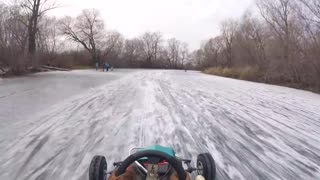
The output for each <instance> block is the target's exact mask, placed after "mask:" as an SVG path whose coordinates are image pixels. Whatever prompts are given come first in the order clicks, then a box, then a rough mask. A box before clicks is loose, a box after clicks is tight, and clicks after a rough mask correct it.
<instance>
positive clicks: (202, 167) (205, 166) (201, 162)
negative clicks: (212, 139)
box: [197, 153, 216, 180]
mask: <svg viewBox="0 0 320 180" xmlns="http://www.w3.org/2000/svg"><path fill="white" fill-rule="evenodd" d="M197 169H198V170H197V173H198V175H201V176H203V177H204V179H205V180H214V179H215V178H216V165H215V162H214V159H213V157H212V156H211V154H209V153H203V154H199V155H198V158H197Z"/></svg>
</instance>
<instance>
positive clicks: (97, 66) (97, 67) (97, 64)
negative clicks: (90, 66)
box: [96, 62, 99, 71]
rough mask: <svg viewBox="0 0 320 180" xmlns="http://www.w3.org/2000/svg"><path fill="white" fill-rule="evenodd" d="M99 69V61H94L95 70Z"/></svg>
mask: <svg viewBox="0 0 320 180" xmlns="http://www.w3.org/2000/svg"><path fill="white" fill-rule="evenodd" d="M98 70H99V62H96V71H98Z"/></svg>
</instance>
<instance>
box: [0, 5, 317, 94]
mask: <svg viewBox="0 0 320 180" xmlns="http://www.w3.org/2000/svg"><path fill="white" fill-rule="evenodd" d="M256 5H257V6H256V8H257V11H253V12H250V11H247V12H246V13H244V15H243V16H242V17H241V18H239V19H227V20H225V21H224V22H222V23H221V26H220V34H219V35H218V36H216V37H213V38H210V39H209V40H207V41H205V42H204V43H203V44H202V45H201V47H200V48H199V49H197V50H194V51H193V52H190V50H189V48H188V45H187V44H186V43H185V42H182V41H179V40H177V39H175V38H172V39H165V38H164V37H163V35H162V34H161V33H160V32H145V33H143V34H141V35H140V36H139V37H136V38H132V39H126V38H125V37H124V36H123V35H122V34H120V33H119V32H117V31H114V30H108V29H106V28H105V24H104V22H105V21H104V20H103V19H102V17H101V15H100V12H99V11H98V10H96V9H85V10H83V11H82V12H81V13H80V14H79V15H78V16H76V17H69V16H66V17H63V18H56V17H52V16H47V15H46V13H47V12H48V11H50V10H52V9H54V8H57V6H56V4H55V3H54V1H52V0H16V1H13V2H12V3H11V4H8V3H7V4H4V3H0V72H1V71H10V72H11V73H14V74H21V73H25V72H29V71H32V70H35V71H37V69H39V67H41V66H42V65H44V64H48V65H53V66H58V67H81V66H93V65H94V64H95V62H99V63H104V62H108V63H109V64H112V65H113V66H115V67H131V68H172V69H181V68H198V69H201V70H205V69H208V68H213V71H212V72H213V74H218V75H226V74H228V73H229V74H231V76H232V77H233V76H234V77H237V73H238V74H241V75H240V76H239V77H240V78H241V77H244V79H249V80H254V81H263V82H270V83H279V84H286V83H288V84H296V85H297V86H303V87H316V88H320V59H319V56H320V30H319V27H320V1H319V0H256ZM213 23H214V22H213ZM244 70H246V71H247V70H248V72H251V75H250V76H242V74H244V75H245V73H243V71H244ZM239 77H238V78H239Z"/></svg>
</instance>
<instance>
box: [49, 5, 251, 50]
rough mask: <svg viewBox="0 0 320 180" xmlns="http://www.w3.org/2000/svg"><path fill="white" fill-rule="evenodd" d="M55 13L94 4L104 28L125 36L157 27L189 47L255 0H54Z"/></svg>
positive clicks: (72, 12)
mask: <svg viewBox="0 0 320 180" xmlns="http://www.w3.org/2000/svg"><path fill="white" fill-rule="evenodd" d="M57 3H58V4H59V5H61V6H62V7H61V8H59V9H56V10H53V11H52V12H50V14H54V15H56V16H64V15H70V16H76V15H78V14H79V13H80V12H81V10H82V9H85V8H96V9H98V10H100V12H101V15H102V17H103V19H104V20H105V24H106V28H107V29H112V30H117V31H119V32H120V33H122V34H123V35H124V36H125V37H126V38H132V37H136V36H140V35H141V34H142V33H144V32H146V31H160V32H162V33H163V35H164V37H165V38H171V37H175V38H177V39H179V40H181V41H184V42H187V43H188V44H189V47H190V48H191V49H196V48H199V46H200V44H201V42H203V41H204V40H206V39H208V38H210V37H213V36H215V35H217V34H218V33H219V26H220V22H221V21H222V20H224V19H227V18H231V17H236V18H237V17H240V16H241V15H242V14H243V12H244V11H245V10H247V9H250V8H252V7H253V6H254V0H57Z"/></svg>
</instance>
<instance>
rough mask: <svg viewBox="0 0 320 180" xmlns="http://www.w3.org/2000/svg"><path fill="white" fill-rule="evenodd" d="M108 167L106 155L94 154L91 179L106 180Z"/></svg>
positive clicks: (90, 169)
mask: <svg viewBox="0 0 320 180" xmlns="http://www.w3.org/2000/svg"><path fill="white" fill-rule="evenodd" d="M107 168H108V166H107V161H106V158H105V157H104V156H94V157H93V158H92V160H91V163H90V167H89V180H105V179H106V177H107V173H106V171H107Z"/></svg>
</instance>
